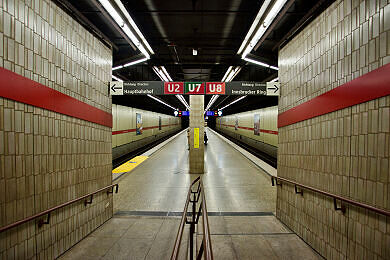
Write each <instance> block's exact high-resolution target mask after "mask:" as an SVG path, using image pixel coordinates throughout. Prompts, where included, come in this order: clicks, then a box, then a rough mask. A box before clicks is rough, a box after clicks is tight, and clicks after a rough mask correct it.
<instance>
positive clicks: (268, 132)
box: [221, 124, 278, 135]
mask: <svg viewBox="0 0 390 260" xmlns="http://www.w3.org/2000/svg"><path fill="white" fill-rule="evenodd" d="M221 125H223V126H227V127H235V125H225V124H221ZM238 128H240V129H244V130H249V131H254V130H255V129H254V128H253V127H245V126H238ZM260 132H261V133H266V134H272V135H277V134H278V131H273V130H266V129H260Z"/></svg>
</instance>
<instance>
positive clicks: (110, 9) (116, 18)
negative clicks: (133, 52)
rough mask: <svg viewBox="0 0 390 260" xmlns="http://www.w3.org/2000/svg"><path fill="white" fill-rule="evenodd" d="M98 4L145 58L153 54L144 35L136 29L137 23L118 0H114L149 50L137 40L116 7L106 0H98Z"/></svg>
mask: <svg viewBox="0 0 390 260" xmlns="http://www.w3.org/2000/svg"><path fill="white" fill-rule="evenodd" d="M99 2H100V4H101V5H102V6H103V7H104V9H106V11H107V13H109V14H110V16H111V17H112V19H114V21H115V22H116V23H117V24H118V25H119V27H121V29H122V30H123V32H124V33H125V34H126V35H127V36H128V37H129V38H130V40H131V41H132V42H133V43H134V45H135V46H137V48H138V49H139V50H140V51H141V52H142V54H143V55H145V57H146V58H148V59H149V58H150V54H149V52H150V53H151V54H154V52H153V50H152V48H151V47H150V45H149V43H148V42H147V41H146V39H145V37H144V36H143V35H142V33H141V31H140V30H139V29H138V27H137V25H136V24H135V23H134V21H133V19H131V17H130V15H129V13H128V12H127V11H126V8H125V7H124V6H123V4H122V3H121V1H120V0H115V2H116V4H117V5H118V6H119V9H120V10H121V12H122V13H123V14H124V16H125V17H126V19H127V20H128V22H129V23H130V25H131V27H132V28H133V29H134V30H135V32H136V33H137V34H138V36H139V38H140V39H141V41H142V43H143V44H144V45H145V46H146V47H147V48H148V50H149V52H148V51H147V50H146V49H145V48H144V46H143V45H142V43H141V42H140V41H139V40H138V38H137V36H136V35H135V34H134V33H133V32H132V31H131V29H130V28H129V26H128V25H127V24H126V22H125V21H124V20H123V19H122V17H121V15H120V14H119V13H118V12H117V11H116V9H115V8H114V7H113V6H112V4H111V3H110V2H109V1H108V0H99Z"/></svg>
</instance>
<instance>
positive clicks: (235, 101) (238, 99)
mask: <svg viewBox="0 0 390 260" xmlns="http://www.w3.org/2000/svg"><path fill="white" fill-rule="evenodd" d="M244 98H246V96H242V97H240V98H237V99H236V100H234V101H233V102H231V103H229V104H227V105H226V106H224V107H223V108H221V109H218V111H221V110H224V109H225V108H227V107H228V106H231V105H233V104H234V103H237V102H238V101H240V100H242V99H244Z"/></svg>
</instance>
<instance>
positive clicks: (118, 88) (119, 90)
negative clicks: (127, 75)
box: [110, 81, 123, 96]
mask: <svg viewBox="0 0 390 260" xmlns="http://www.w3.org/2000/svg"><path fill="white" fill-rule="evenodd" d="M110 95H111V96H115V95H123V82H120V81H111V82H110Z"/></svg>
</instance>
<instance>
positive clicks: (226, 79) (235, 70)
mask: <svg viewBox="0 0 390 260" xmlns="http://www.w3.org/2000/svg"><path fill="white" fill-rule="evenodd" d="M240 71H241V67H240V66H236V67H235V68H233V66H230V67H229V68H228V69H227V71H226V73H225V75H224V76H223V78H222V80H221V81H222V82H230V81H232V80H233V79H234V77H235V76H236V75H237V74H238V73H239V72H240Z"/></svg>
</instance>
